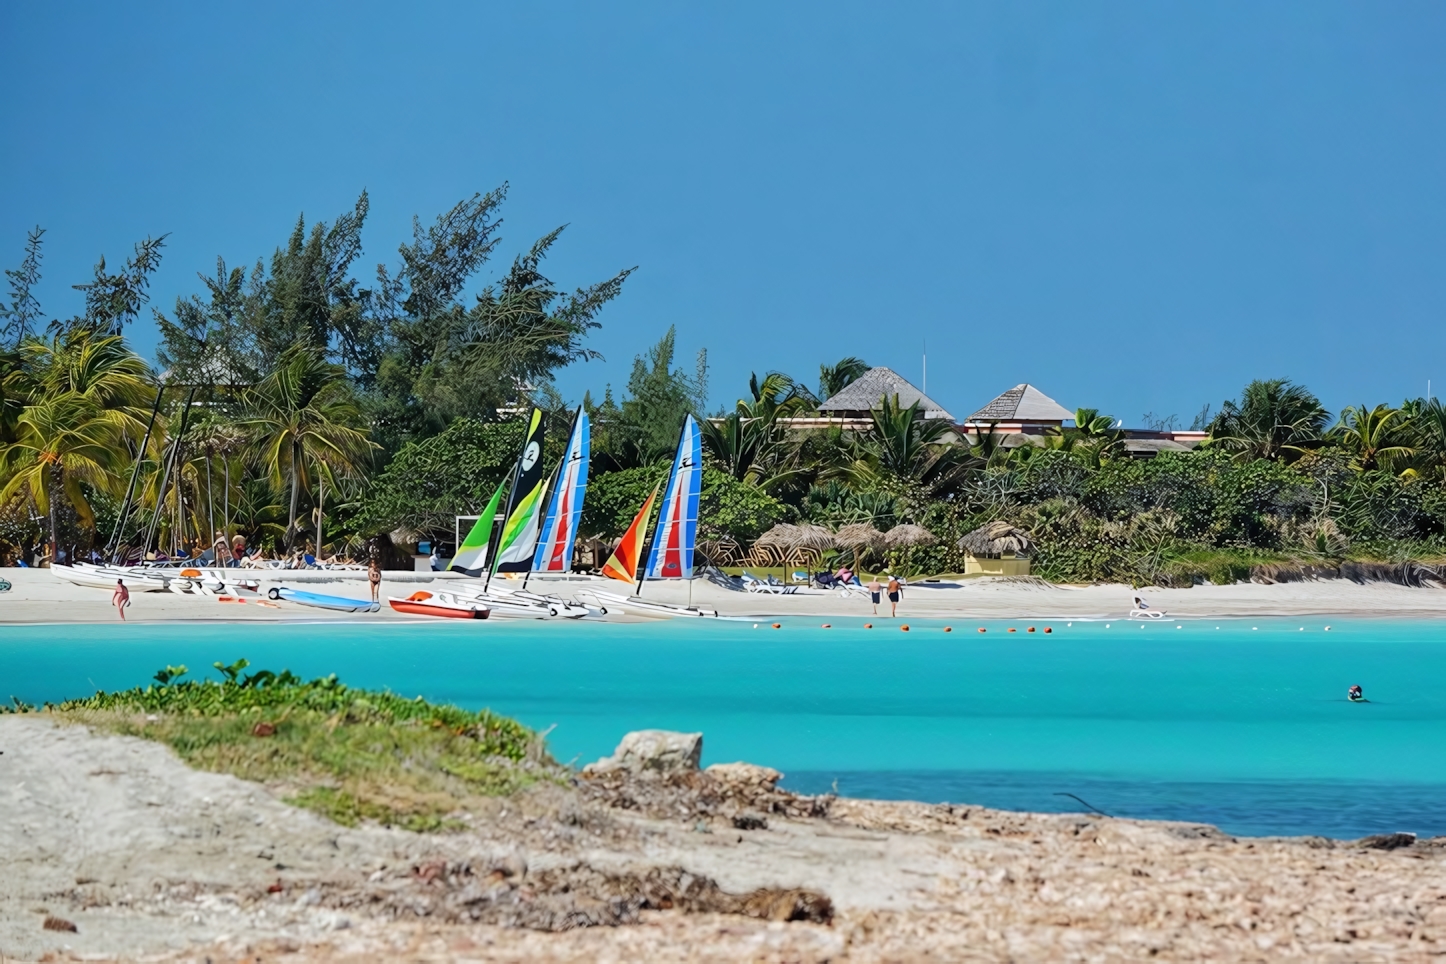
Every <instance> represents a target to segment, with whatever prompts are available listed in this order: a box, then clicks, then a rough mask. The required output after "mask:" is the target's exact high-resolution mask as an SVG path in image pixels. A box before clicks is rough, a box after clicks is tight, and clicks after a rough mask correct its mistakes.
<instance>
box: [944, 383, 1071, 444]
mask: <svg viewBox="0 0 1446 964" xmlns="http://www.w3.org/2000/svg"><path fill="white" fill-rule="evenodd" d="M1073 421H1074V412H1072V411H1070V410H1069V409H1067V408H1065V407H1064V406H1063V405H1061V404H1060V403H1059V402H1056V401H1055V400H1054V399H1052V398H1050V397H1049V396H1048V395H1046V394H1044V392H1041V391H1040V390H1039V389H1037V388H1035V387H1034V386H1033V385H1030V384H1028V383H1027V382H1026V383H1024V384H1020V385H1015V386H1014V387H1013V388H1011V389H1010V390H1009V391H1007V392H1004V393H1002V394H1000V395H998V396H996V397H995V398H994V400H993V401H991V402H990V403H989V404H987V405H985V406H984V407H983V408H981V409H980V410H979V411H977V412H975V413H974V414H973V415H970V416H969V418H967V419H966V420H965V421H964V423H963V424H962V425H961V426H960V428H962V429H965V430H968V431H977V430H981V429H982V430H984V431H994V432H1000V433H1002V434H1005V435H1043V434H1044V433H1045V432H1046V431H1047V430H1049V429H1056V430H1057V429H1060V428H1062V427H1063V426H1064V423H1065V422H1073Z"/></svg>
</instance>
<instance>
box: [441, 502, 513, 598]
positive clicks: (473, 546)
mask: <svg viewBox="0 0 1446 964" xmlns="http://www.w3.org/2000/svg"><path fill="white" fill-rule="evenodd" d="M506 488H507V482H506V481H505V480H504V481H503V483H502V484H501V485H499V486H498V487H497V491H496V492H494V493H492V499H491V500H490V501H489V502H488V503H487V508H485V509H483V510H482V514H481V515H479V516H478V517H477V521H476V522H474V523H472V531H470V532H468V533H467V537H466V538H465V539H463V540H462V544H461V545H460V546H458V547H457V552H456V554H455V555H454V556H453V557H452V564H451V565H450V566H448V567H447V568H448V569H450V570H451V571H452V572H465V573H466V574H467V575H469V576H480V575H482V571H483V570H484V569H486V568H487V543H488V542H490V541H491V540H492V526H493V524H494V523H495V522H496V521H497V506H498V505H499V504H501V502H502V491H503V490H504V489H506Z"/></svg>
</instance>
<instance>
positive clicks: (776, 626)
mask: <svg viewBox="0 0 1446 964" xmlns="http://www.w3.org/2000/svg"><path fill="white" fill-rule="evenodd" d="M773 628H774V629H782V628H783V624H782V623H774V624H773Z"/></svg>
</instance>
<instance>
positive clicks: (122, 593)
mask: <svg viewBox="0 0 1446 964" xmlns="http://www.w3.org/2000/svg"><path fill="white" fill-rule="evenodd" d="M110 604H111V605H112V606H114V607H115V611H116V612H117V613H119V614H120V618H121V622H125V621H126V607H127V606H129V605H130V604H131V591H130V590H129V589H127V588H126V584H125V580H124V579H117V580H116V581H115V592H113V593H111V596H110Z"/></svg>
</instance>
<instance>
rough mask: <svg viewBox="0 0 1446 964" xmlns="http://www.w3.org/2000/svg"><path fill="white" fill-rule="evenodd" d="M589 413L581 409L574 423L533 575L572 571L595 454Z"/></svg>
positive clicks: (548, 511)
mask: <svg viewBox="0 0 1446 964" xmlns="http://www.w3.org/2000/svg"><path fill="white" fill-rule="evenodd" d="M591 446H592V441H591V434H590V431H589V429H588V421H587V412H584V411H583V410H582V408H580V407H579V408H578V410H577V415H576V417H574V419H573V422H572V436H571V437H570V438H569V439H568V441H567V451H566V452H565V453H563V456H562V464H561V465H560V466H559V467H558V470H557V484H556V485H555V486H553V489H552V500H551V501H550V502H548V504H547V515H545V516H543V518H542V533H541V534H540V535H539V536H538V537H537V554H536V555H534V556H533V557H532V571H533V572H568V571H569V570H571V569H572V545H573V542H574V541H575V540H576V539H577V527H578V523H580V522H581V521H582V500H583V496H585V495H586V494H587V462H588V459H589V458H590V456H591V452H592V448H591Z"/></svg>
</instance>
